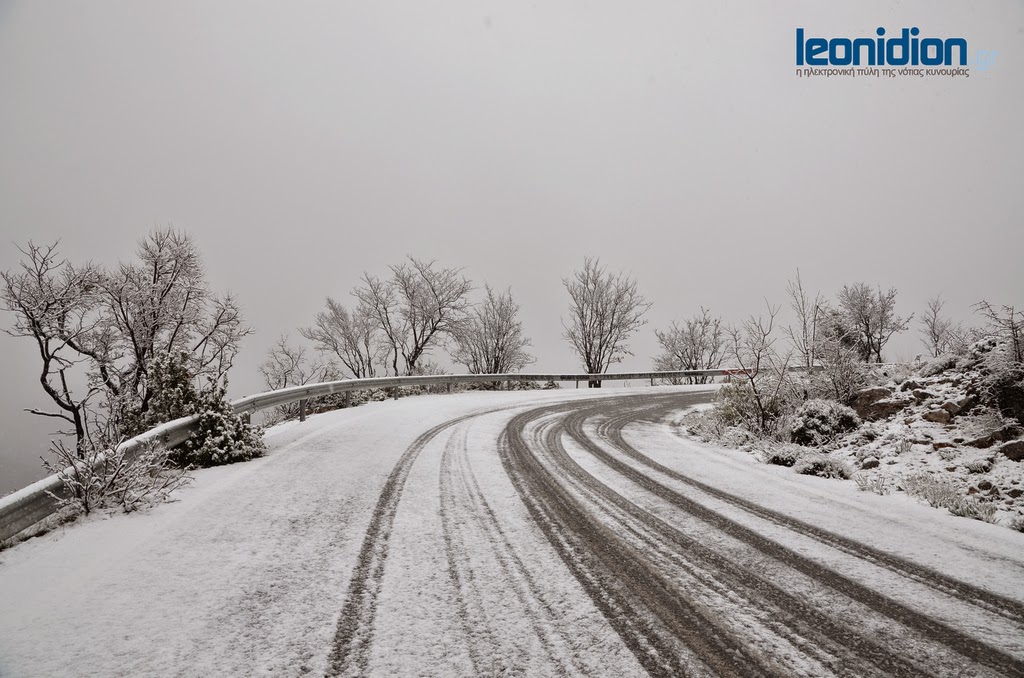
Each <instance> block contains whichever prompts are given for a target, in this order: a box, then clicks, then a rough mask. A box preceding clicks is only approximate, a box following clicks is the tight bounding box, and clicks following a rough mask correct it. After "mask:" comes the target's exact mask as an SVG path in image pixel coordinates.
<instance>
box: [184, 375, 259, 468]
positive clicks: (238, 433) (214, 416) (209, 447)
mask: <svg viewBox="0 0 1024 678" xmlns="http://www.w3.org/2000/svg"><path fill="white" fill-rule="evenodd" d="M226 392H227V386H226V385H224V384H218V385H213V386H211V387H210V388H209V389H207V390H204V391H203V392H201V393H200V394H199V398H198V401H197V403H196V410H197V412H198V414H199V425H198V428H197V430H196V431H195V432H194V433H193V434H192V436H191V437H190V438H189V439H188V440H186V441H185V442H184V443H182V444H181V445H180V446H179V447H178V448H176V449H175V458H174V460H175V462H177V463H178V464H179V465H182V466H220V465H222V464H232V463H234V462H236V461H247V460H249V459H254V458H256V457H261V456H263V453H264V452H265V451H266V445H265V444H264V442H263V431H262V429H261V428H260V427H258V426H250V425H249V424H248V423H246V421H245V420H243V419H242V417H240V416H239V415H237V414H235V413H234V411H233V410H232V408H231V404H230V403H229V402H228V401H227V399H226V398H225V394H226Z"/></svg>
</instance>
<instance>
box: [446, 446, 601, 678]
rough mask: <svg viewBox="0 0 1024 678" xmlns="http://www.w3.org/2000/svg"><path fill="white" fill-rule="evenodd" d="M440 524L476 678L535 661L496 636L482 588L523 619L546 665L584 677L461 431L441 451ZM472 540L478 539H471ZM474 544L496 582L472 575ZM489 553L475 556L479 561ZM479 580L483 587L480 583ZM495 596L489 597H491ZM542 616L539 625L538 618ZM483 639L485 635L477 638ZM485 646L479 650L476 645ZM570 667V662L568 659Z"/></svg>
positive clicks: (483, 574)
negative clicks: (490, 562)
mask: <svg viewBox="0 0 1024 678" xmlns="http://www.w3.org/2000/svg"><path fill="white" fill-rule="evenodd" d="M440 491H441V521H442V525H443V530H444V542H445V551H446V556H447V560H448V571H449V575H450V576H451V579H452V583H453V586H454V588H455V595H456V598H457V601H458V606H459V611H460V614H461V615H462V623H463V629H464V633H465V635H466V640H467V643H468V644H469V651H470V656H471V659H472V662H473V668H474V671H475V673H476V675H478V676H485V675H486V676H491V675H519V674H521V673H522V672H523V667H524V666H526V665H528V664H530V663H531V661H533V660H534V659H535V657H532V656H531V648H529V647H523V646H522V644H521V643H517V642H513V640H512V638H511V637H510V635H512V634H510V633H509V631H511V629H508V628H506V629H504V631H505V633H504V634H496V633H495V632H494V630H493V628H492V627H491V624H490V622H489V612H494V611H493V610H490V611H489V610H488V606H487V602H486V596H485V595H484V592H483V591H482V590H481V589H482V588H484V587H490V588H492V589H494V588H500V589H502V590H503V591H502V594H501V596H500V598H499V600H501V603H502V605H503V606H506V607H508V606H513V605H514V606H515V607H516V608H518V609H517V611H518V612H519V613H521V614H522V616H523V617H524V618H525V620H526V623H527V624H528V625H529V627H530V632H531V634H532V636H533V637H534V638H535V640H536V642H537V644H538V645H539V646H540V648H541V649H542V651H543V654H544V656H545V657H546V658H547V660H548V662H549V663H550V664H552V665H553V666H555V667H556V673H557V674H558V675H582V674H583V671H582V670H581V669H580V667H579V666H578V665H574V666H573V667H572V669H573V670H572V671H570V668H569V666H568V665H567V661H566V659H565V658H563V657H562V653H561V652H559V649H558V647H557V646H558V645H559V644H561V645H564V644H565V638H564V637H561V638H560V637H556V634H555V632H554V626H553V622H555V621H556V615H555V612H554V610H553V609H552V608H551V606H550V605H548V604H547V602H546V601H545V600H544V597H543V594H542V592H541V589H540V587H539V586H538V584H537V582H536V581H535V579H534V578H533V575H532V574H531V573H530V571H529V569H528V568H527V566H526V564H525V563H524V562H523V560H522V558H520V557H519V555H518V554H517V552H516V549H515V546H514V545H513V543H512V541H511V540H510V539H509V537H508V536H507V535H506V534H505V531H504V530H503V529H502V527H501V524H500V522H499V521H498V517H497V515H496V514H495V512H494V510H493V508H492V507H491V506H490V504H489V502H488V501H487V499H486V498H485V497H484V494H483V492H482V491H481V489H480V485H479V483H478V482H477V479H476V477H475V475H474V474H473V470H472V468H471V467H470V465H469V459H468V446H467V436H466V430H465V428H462V429H460V431H459V432H457V433H454V434H453V435H452V437H451V439H450V440H449V441H448V445H447V446H446V447H445V451H444V454H443V456H442V462H441V473H440ZM474 536H478V537H482V538H479V539H474V538H473V537H474ZM473 544H476V545H479V544H486V545H487V546H488V549H487V550H488V551H489V555H490V556H491V557H492V558H493V559H494V561H495V564H496V565H497V567H498V570H499V571H498V572H497V574H499V575H500V578H499V579H498V580H495V579H484V577H486V575H488V574H495V573H494V572H493V571H489V572H476V571H475V570H474V568H473V564H472V562H471V560H472V559H471V558H470V553H471V550H470V549H472V548H473ZM484 555H487V554H481V553H477V554H476V556H477V557H478V558H479V557H481V556H484ZM481 582H482V583H481ZM492 598H493V593H492ZM542 616H543V617H544V621H543V623H542V622H541V620H540V617H542ZM481 636H483V637H482V638H481ZM478 640H479V641H482V644H483V645H484V646H485V647H484V651H483V652H481V650H480V649H479V648H477V647H476V644H477V641H478ZM569 663H571V658H569Z"/></svg>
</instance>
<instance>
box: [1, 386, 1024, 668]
mask: <svg viewBox="0 0 1024 678" xmlns="http://www.w3.org/2000/svg"><path fill="white" fill-rule="evenodd" d="M708 397H709V392H707V391H704V392H700V391H695V390H692V389H691V390H689V391H683V392H680V390H679V389H671V388H659V389H642V390H633V391H625V390H608V391H607V392H605V393H601V394H597V395H595V394H594V393H587V392H567V393H561V394H559V393H555V394H536V393H534V394H530V393H518V394H478V395H460V396H448V397H425V398H413V399H408V400H404V401H401V402H400V403H395V404H392V403H381V404H378V405H373V406H368V407H365V408H357V409H356V410H350V411H344V412H339V413H333V414H331V415H324V416H322V417H316V418H313V419H311V420H310V421H309V422H307V423H306V424H303V425H294V426H292V427H291V428H287V429H285V430H283V431H282V432H280V433H278V434H277V435H276V436H275V437H274V438H272V439H271V447H272V449H273V452H272V454H271V455H269V457H268V459H266V460H261V461H259V462H256V463H255V465H254V466H253V467H252V469H251V470H248V471H246V472H245V473H237V472H236V473H234V474H231V473H230V472H228V471H225V470H220V469H218V470H215V471H214V472H213V475H212V476H211V477H210V478H207V477H206V476H201V477H200V478H199V480H198V483H197V485H198V487H197V488H193V489H191V490H187V491H186V492H185V493H183V496H182V501H181V502H179V503H176V504H173V505H171V506H167V507H159V508H158V509H156V510H154V511H152V512H151V515H146V516H140V517H138V518H135V517H133V516H128V517H123V516H122V517H117V518H115V519H111V520H107V521H90V522H87V523H86V524H85V525H81V526H76V527H73V528H71V529H68V530H66V531H64V532H62V533H58V534H56V535H51V536H48V537H45V538H43V539H38V540H33V541H32V542H28V543H26V544H23V545H21V546H19V547H17V548H16V549H12V550H10V551H8V552H6V553H3V554H0V604H2V603H3V602H4V601H8V602H9V605H8V606H6V607H4V608H3V610H2V611H0V676H7V675H11V676H21V675H26V676H28V675H51V676H52V675H211V674H216V675H328V676H363V675H381V676H385V675H436V676H498V675H501V676H506V675H523V676H541V675H551V676H562V675H574V676H586V675H625V676H631V675H651V676H704V675H708V676H828V675H835V676H951V675H971V676H1017V675H1024V602H1022V599H1024V595H1022V590H1024V535H1017V534H1013V533H1010V532H1009V531H1008V530H1005V529H1000V528H997V527H994V526H989V525H984V524H981V523H976V522H972V521H964V520H959V521H957V520H956V519H951V517H949V516H942V515H941V514H940V512H937V511H933V510H931V509H925V508H923V507H919V506H916V505H911V504H909V503H908V502H904V501H902V499H901V498H895V497H876V496H873V495H864V494H857V493H852V492H850V491H849V487H848V485H849V484H842V483H837V482H836V481H821V480H819V479H806V478H799V477H796V476H793V475H792V474H791V473H790V472H788V471H787V472H786V473H788V474H789V475H783V474H782V473H780V472H779V471H780V470H779V469H770V468H767V467H763V466H759V465H756V464H754V463H752V462H750V461H748V460H746V459H744V458H743V457H742V455H737V454H731V453H729V452H726V451H720V450H714V449H711V448H707V447H703V446H700V445H697V444H695V443H693V442H692V441H689V440H687V439H685V438H684V437H681V436H680V435H679V434H678V426H677V423H678V420H679V417H680V413H681V412H683V411H684V410H685V409H687V408H688V407H690V406H693V405H697V404H700V403H703V402H707V400H708ZM417 429H418V430H417ZM424 429H425V430H424ZM414 432H415V433H417V434H418V435H415V437H413V436H412V434H413V433H414ZM403 437H408V438H411V439H408V440H407V442H402V439H403ZM339 449H341V450H343V451H339ZM339 462H341V463H339ZM261 464H262V466H261ZM239 475H241V476H242V477H243V478H242V479H239V478H238V477H236V476H239ZM840 488H841V489H840ZM189 492H192V494H191V495H190V494H189ZM887 502H888V503H887ZM190 506H191V508H190ZM894 506H898V507H899V508H898V510H895V509H894V508H893V507H894ZM950 519H951V520H954V521H956V522H949V520H950ZM211 520H212V521H214V522H216V523H217V524H218V525H217V527H216V528H214V529H213V534H207V533H205V532H203V531H204V529H209V528H203V527H201V525H203V524H204V521H205V522H206V523H209V522H210V521H211ZM115 529H116V530H117V532H115ZM126 531H127V533H128V534H129V537H128V538H127V539H126V538H125V537H124V534H125V532H126ZM197 532H199V533H201V534H199V535H197V534H196V533H197ZM115 534H116V535H117V536H114V535H115ZM104 540H109V544H108V545H109V546H110V548H109V550H103V549H102V548H99V547H97V545H96V544H97V541H98V542H99V543H100V544H102V543H103V542H104ZM1015 540H1016V541H1015ZM224 541H227V542H228V544H227V545H225V544H224V543H223V542H224ZM186 550H187V552H188V554H189V555H188V556H183V555H182V554H183V553H185V552H186ZM54 560H61V562H63V563H70V564H66V565H64V567H65V568H66V569H65V570H64V571H63V572H64V575H63V576H60V577H58V578H59V582H60V583H59V584H58V585H57V587H56V590H54V589H53V585H54V582H53V579H52V578H51V579H50V580H46V581H48V582H49V585H50V586H49V588H46V587H45V586H44V591H43V592H42V593H38V592H37V593H34V594H33V593H27V592H26V591H31V590H32V588H33V587H35V588H36V589H38V588H40V582H41V581H43V580H44V579H45V575H40V574H39V569H40V565H42V566H43V567H44V569H45V567H50V566H52V561H54ZM56 567H58V568H59V567H61V566H56ZM69 572H72V573H73V574H69ZM51 574H53V573H51ZM41 577H42V579H41ZM165 578H166V579H169V580H170V581H171V583H167V582H164V581H163V579H165ZM154 579H158V580H160V581H159V583H154V581H153V580H154ZM68 580H70V583H69V581H68ZM238 588H240V589H241V591H238V590H236V589H238ZM47 595H48V596H49V598H47V597H46V596H47ZM140 596H141V597H140ZM189 601H191V603H189ZM49 606H57V607H58V608H59V609H58V610H57V611H56V612H51V611H50V610H49ZM182 607H186V608H187V609H189V612H182ZM169 616H174V617H179V616H180V619H178V618H175V619H171V618H168V617H169ZM161 620H163V621H162V623H161ZM154 635H157V636H158V637H159V638H158V639H154V637H153V636H154ZM147 640H148V642H149V645H148V646H147ZM154 640H158V641H159V642H156V643H155V645H156V649H154V645H153V643H154ZM62 642H63V643H65V646H62V648H64V647H66V649H61V648H58V649H57V650H54V649H53V648H54V645H55V644H57V643H62ZM33 648H34V649H33ZM97 648H99V649H97ZM76 663H77V665H76Z"/></svg>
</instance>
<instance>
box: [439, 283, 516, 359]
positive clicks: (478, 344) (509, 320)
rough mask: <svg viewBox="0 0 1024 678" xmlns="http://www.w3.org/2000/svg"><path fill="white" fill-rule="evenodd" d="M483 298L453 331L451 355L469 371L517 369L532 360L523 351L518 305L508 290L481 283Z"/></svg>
mask: <svg viewBox="0 0 1024 678" xmlns="http://www.w3.org/2000/svg"><path fill="white" fill-rule="evenodd" d="M484 288H485V290H486V297H485V298H484V300H483V302H481V303H480V304H478V305H477V306H476V307H475V308H474V309H473V311H472V312H471V313H470V314H469V317H468V318H467V319H466V321H465V322H464V323H462V324H461V326H460V327H459V328H458V329H457V330H456V331H455V332H454V333H453V339H454V350H453V352H452V358H453V359H454V360H455V361H456V362H458V363H460V364H462V365H465V366H466V369H467V370H469V372H470V374H505V373H507V372H518V371H519V370H521V369H522V368H524V367H525V366H527V365H529V364H530V363H532V362H533V361H534V358H533V356H532V355H530V354H529V353H528V352H527V350H526V349H527V347H528V346H530V340H529V339H528V338H527V337H526V335H524V334H523V324H522V323H521V322H520V321H519V304H517V303H516V302H515V301H514V300H513V298H512V290H511V289H509V290H506V291H505V292H503V293H501V294H496V293H495V292H494V290H493V289H491V286H490V285H485V286H484Z"/></svg>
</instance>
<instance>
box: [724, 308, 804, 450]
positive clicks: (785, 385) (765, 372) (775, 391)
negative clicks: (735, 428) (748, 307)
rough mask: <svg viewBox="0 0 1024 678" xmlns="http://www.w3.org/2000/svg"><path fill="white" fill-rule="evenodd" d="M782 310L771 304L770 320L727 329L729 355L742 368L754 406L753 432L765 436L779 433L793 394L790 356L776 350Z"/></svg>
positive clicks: (755, 318)
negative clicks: (777, 320)
mask: <svg viewBox="0 0 1024 678" xmlns="http://www.w3.org/2000/svg"><path fill="white" fill-rule="evenodd" d="M778 314H779V307H777V306H772V305H771V304H768V315H767V318H766V317H764V316H751V317H750V318H748V319H747V320H746V321H745V322H744V323H743V326H742V327H739V328H737V327H732V328H729V329H728V339H727V341H728V353H729V358H730V360H731V361H732V362H733V363H734V364H735V365H736V366H737V367H738V368H739V375H740V378H741V379H742V381H741V383H742V384H743V385H744V387H745V388H746V393H747V395H748V396H749V398H748V400H749V403H750V404H752V405H753V407H752V408H751V409H752V414H751V417H752V421H749V422H748V423H747V427H748V428H749V429H750V430H753V431H757V432H759V433H762V434H775V433H778V429H779V426H778V424H779V420H780V417H781V415H783V414H784V413H785V409H786V404H787V400H788V398H789V397H791V396H792V395H793V394H792V393H791V391H792V386H793V385H792V382H791V380H790V379H789V361H790V357H791V356H790V355H786V356H780V355H779V354H778V352H777V351H776V350H775V341H776V336H775V319H776V317H777V316H778Z"/></svg>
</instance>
